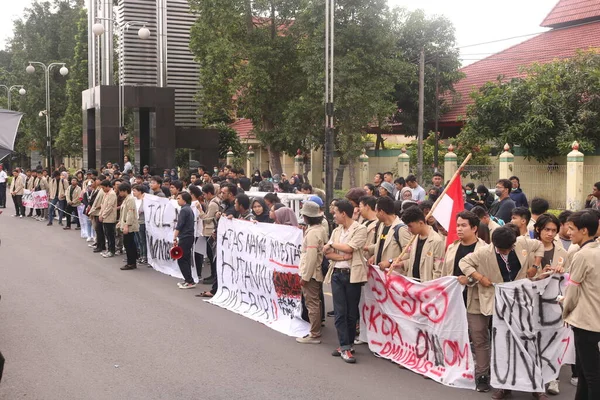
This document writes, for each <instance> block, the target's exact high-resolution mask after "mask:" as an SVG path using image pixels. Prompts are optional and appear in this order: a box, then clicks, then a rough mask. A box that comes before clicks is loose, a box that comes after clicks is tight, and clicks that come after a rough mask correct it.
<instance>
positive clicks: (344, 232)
mask: <svg viewBox="0 0 600 400" xmlns="http://www.w3.org/2000/svg"><path fill="white" fill-rule="evenodd" d="M347 242H348V231H347V230H346V229H344V228H342V233H340V238H339V242H338V243H347ZM338 253H341V252H339V251H338ZM335 268H350V263H349V262H348V261H346V260H344V261H338V262H336V263H335Z"/></svg>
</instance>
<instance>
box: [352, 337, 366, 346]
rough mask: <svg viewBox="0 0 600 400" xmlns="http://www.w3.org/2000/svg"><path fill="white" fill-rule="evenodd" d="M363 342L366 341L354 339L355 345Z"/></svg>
mask: <svg viewBox="0 0 600 400" xmlns="http://www.w3.org/2000/svg"><path fill="white" fill-rule="evenodd" d="M365 343H367V342H363V341H362V340H360V339H354V344H355V345H357V346H358V345H359V344H365Z"/></svg>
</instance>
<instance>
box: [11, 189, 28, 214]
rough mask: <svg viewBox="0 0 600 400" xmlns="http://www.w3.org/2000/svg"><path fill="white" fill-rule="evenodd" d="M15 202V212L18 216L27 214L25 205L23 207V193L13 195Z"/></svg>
mask: <svg viewBox="0 0 600 400" xmlns="http://www.w3.org/2000/svg"><path fill="white" fill-rule="evenodd" d="M12 198H13V203H15V214H16V215H17V216H19V215H22V216H25V207H23V195H21V194H17V195H13V197H12Z"/></svg>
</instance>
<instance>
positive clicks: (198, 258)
mask: <svg viewBox="0 0 600 400" xmlns="http://www.w3.org/2000/svg"><path fill="white" fill-rule="evenodd" d="M194 264H196V272H197V273H198V280H200V279H201V278H202V266H203V264H204V255H202V254H200V253H196V252H194Z"/></svg>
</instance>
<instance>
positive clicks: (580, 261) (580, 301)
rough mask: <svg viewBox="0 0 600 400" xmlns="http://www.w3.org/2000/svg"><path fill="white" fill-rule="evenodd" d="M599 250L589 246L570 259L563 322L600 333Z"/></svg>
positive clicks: (596, 243) (594, 245) (594, 246)
mask: <svg viewBox="0 0 600 400" xmlns="http://www.w3.org/2000/svg"><path fill="white" fill-rule="evenodd" d="M598 266H600V246H599V244H598V242H592V243H588V244H586V245H585V246H583V248H582V249H580V250H579V251H577V252H576V253H575V254H574V255H573V264H572V265H571V274H570V277H569V280H570V282H569V283H570V284H569V285H568V286H567V291H566V295H565V301H564V305H563V319H564V320H565V322H566V323H568V324H570V325H573V326H574V327H577V328H579V329H585V330H587V331H591V332H600V307H598V305H599V304H600V269H599V267H598Z"/></svg>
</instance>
